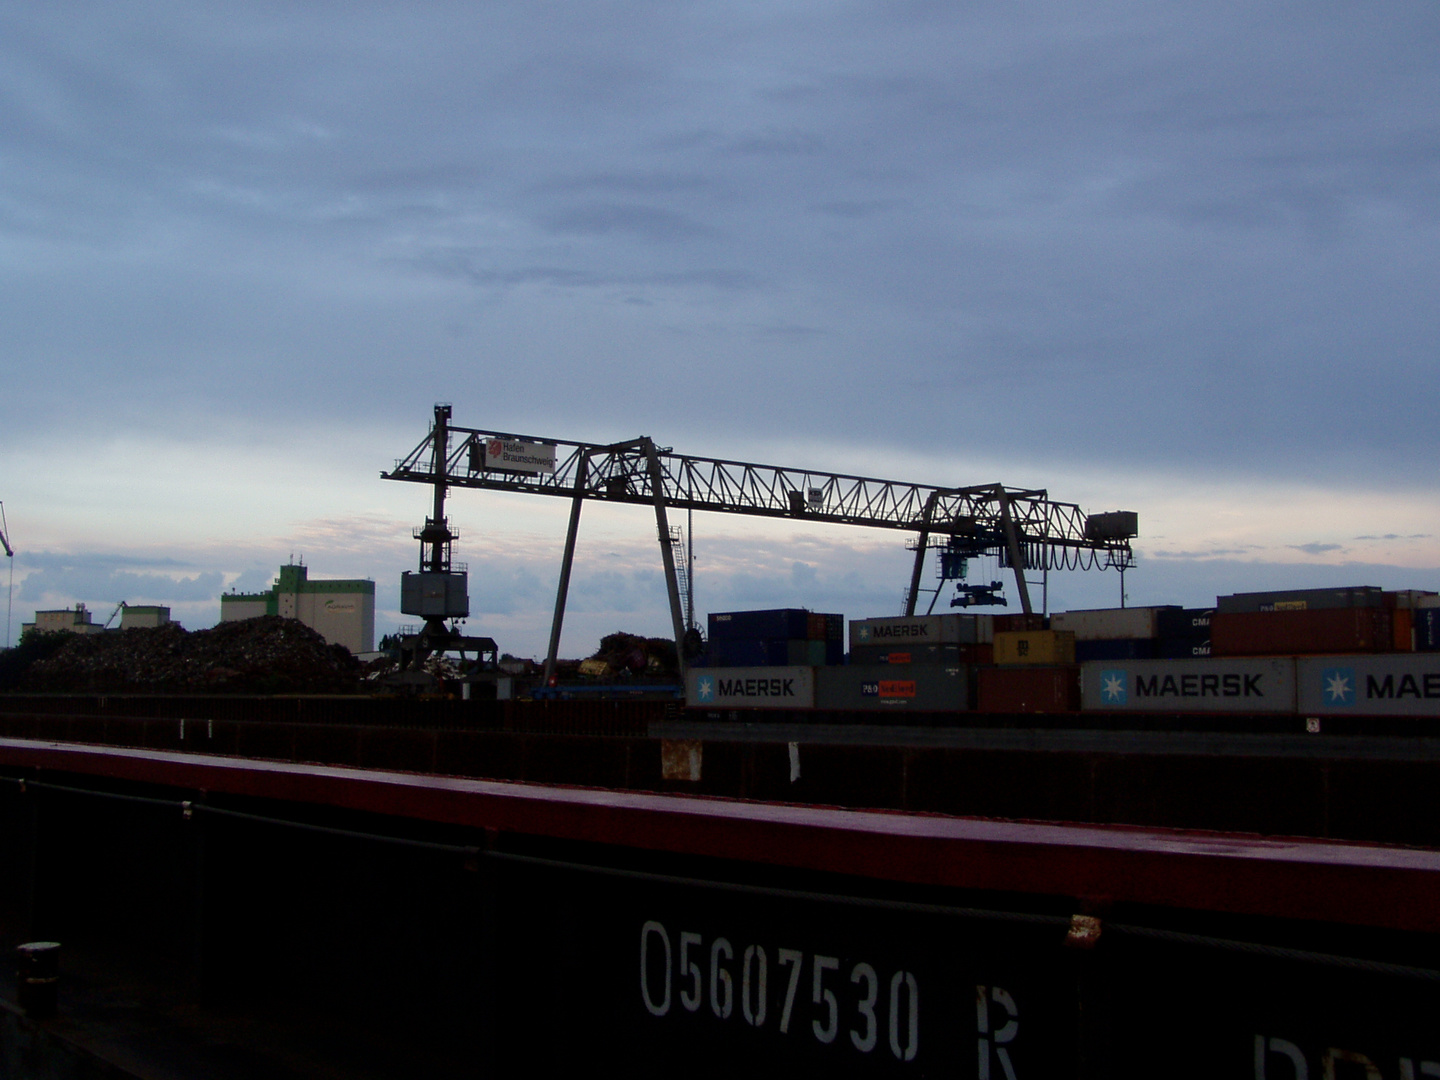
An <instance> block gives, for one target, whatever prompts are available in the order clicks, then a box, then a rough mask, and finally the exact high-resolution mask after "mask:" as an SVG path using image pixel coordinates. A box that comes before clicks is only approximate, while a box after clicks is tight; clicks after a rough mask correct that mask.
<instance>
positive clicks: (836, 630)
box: [702, 608, 845, 668]
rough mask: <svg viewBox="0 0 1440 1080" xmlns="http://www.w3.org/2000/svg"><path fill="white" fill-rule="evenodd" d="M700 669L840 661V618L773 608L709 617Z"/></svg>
mask: <svg viewBox="0 0 1440 1080" xmlns="http://www.w3.org/2000/svg"><path fill="white" fill-rule="evenodd" d="M709 631H710V633H709V645H708V648H707V651H706V656H705V660H704V663H703V665H702V666H704V667H723V668H737V667H826V666H829V665H832V664H843V663H844V662H845V640H844V633H845V616H844V615H832V614H823V613H820V612H814V611H806V610H805V609H804V608H775V609H771V610H766V611H722V612H715V613H712V614H711V615H710V618H709Z"/></svg>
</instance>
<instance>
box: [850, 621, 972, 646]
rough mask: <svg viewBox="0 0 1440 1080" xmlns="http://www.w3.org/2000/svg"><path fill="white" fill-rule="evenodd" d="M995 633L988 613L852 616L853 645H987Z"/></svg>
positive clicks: (851, 634) (851, 638) (851, 639)
mask: <svg viewBox="0 0 1440 1080" xmlns="http://www.w3.org/2000/svg"><path fill="white" fill-rule="evenodd" d="M994 635H995V629H994V620H993V617H992V616H989V615H902V616H898V617H896V618H887V619H852V620H851V621H850V648H851V650H852V651H853V650H854V649H856V648H857V647H861V646H870V645H894V646H898V647H900V648H907V647H910V646H913V645H984V644H989V643H990V642H991V641H992V640H993V639H994Z"/></svg>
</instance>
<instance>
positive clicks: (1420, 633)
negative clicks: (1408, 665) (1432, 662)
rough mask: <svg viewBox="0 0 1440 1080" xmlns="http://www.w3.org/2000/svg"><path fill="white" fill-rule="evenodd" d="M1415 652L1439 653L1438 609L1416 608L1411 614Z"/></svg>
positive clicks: (1439, 619) (1439, 614)
mask: <svg viewBox="0 0 1440 1080" xmlns="http://www.w3.org/2000/svg"><path fill="white" fill-rule="evenodd" d="M1410 614H1411V618H1412V619H1413V620H1414V626H1413V632H1414V637H1415V651H1416V652H1440V607H1427V608H1416V609H1414V610H1413V611H1412V612H1411V613H1410Z"/></svg>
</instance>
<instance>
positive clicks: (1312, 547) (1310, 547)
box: [1289, 543, 1343, 555]
mask: <svg viewBox="0 0 1440 1080" xmlns="http://www.w3.org/2000/svg"><path fill="white" fill-rule="evenodd" d="M1289 547H1290V548H1291V550H1293V551H1303V552H1305V554H1307V555H1324V554H1326V553H1327V552H1330V551H1341V550H1343V547H1342V546H1341V545H1340V544H1317V543H1310V544H1290V545H1289Z"/></svg>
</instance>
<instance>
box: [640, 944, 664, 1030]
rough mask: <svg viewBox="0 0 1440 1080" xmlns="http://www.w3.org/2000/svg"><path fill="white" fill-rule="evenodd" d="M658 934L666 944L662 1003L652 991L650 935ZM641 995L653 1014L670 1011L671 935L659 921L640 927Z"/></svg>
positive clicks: (646, 1006)
mask: <svg viewBox="0 0 1440 1080" xmlns="http://www.w3.org/2000/svg"><path fill="white" fill-rule="evenodd" d="M651 934H657V935H659V937H660V944H662V945H664V946H665V996H664V997H663V998H661V1000H660V1004H658V1005H657V1004H655V998H654V997H653V996H652V995H651V993H650V953H649V947H650V935H651ZM640 996H641V997H642V998H644V999H645V1008H646V1009H648V1010H649V1011H650V1015H651V1016H664V1015H665V1014H666V1013H668V1012H669V1011H670V935H669V934H667V933H665V927H663V926H661V925H660V924H659V923H658V922H655V921H653V920H652V921H650V922H647V923H646V924H645V925H644V926H642V927H641V928H640Z"/></svg>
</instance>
